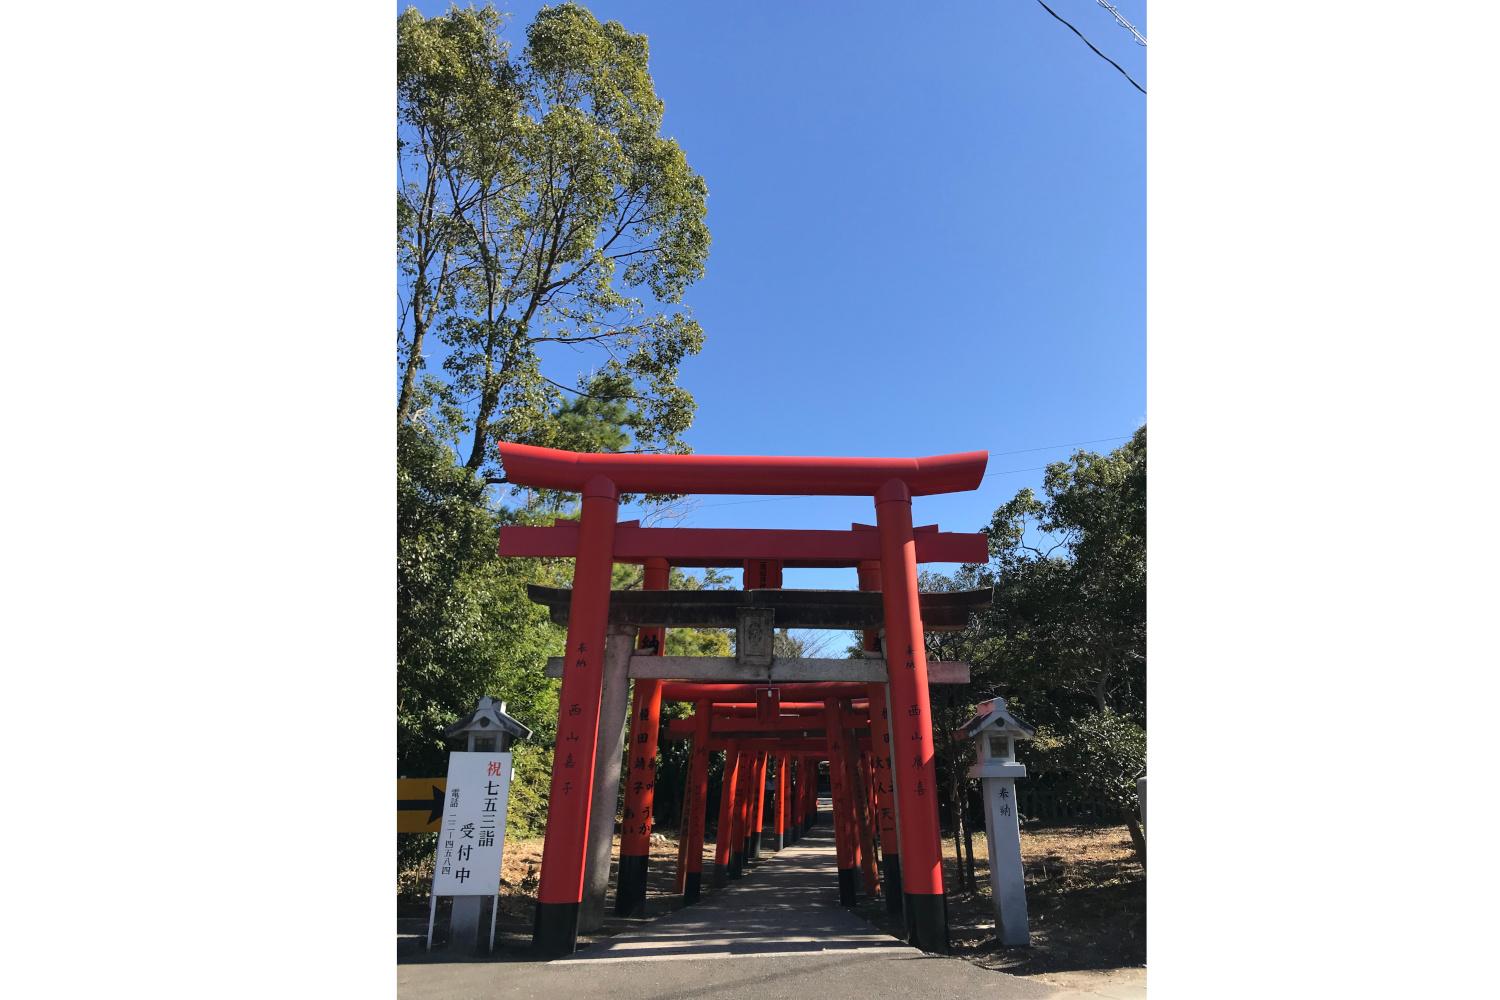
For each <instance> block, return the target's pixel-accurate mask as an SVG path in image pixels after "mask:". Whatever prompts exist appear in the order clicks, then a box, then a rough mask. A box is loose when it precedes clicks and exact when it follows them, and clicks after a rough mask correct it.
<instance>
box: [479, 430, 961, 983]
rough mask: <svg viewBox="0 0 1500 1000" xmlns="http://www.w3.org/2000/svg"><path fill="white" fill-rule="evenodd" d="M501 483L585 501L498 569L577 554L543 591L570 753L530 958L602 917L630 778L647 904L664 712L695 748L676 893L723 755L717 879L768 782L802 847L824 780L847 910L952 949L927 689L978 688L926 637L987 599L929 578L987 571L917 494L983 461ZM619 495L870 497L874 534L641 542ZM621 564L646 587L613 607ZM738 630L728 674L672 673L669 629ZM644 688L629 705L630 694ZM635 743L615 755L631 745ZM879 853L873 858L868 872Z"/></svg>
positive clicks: (596, 461) (624, 861)
mask: <svg viewBox="0 0 1500 1000" xmlns="http://www.w3.org/2000/svg"><path fill="white" fill-rule="evenodd" d="M500 455H501V461H502V463H503V466H504V471H505V478H506V481H507V482H509V483H510V484H512V485H516V486H526V487H532V488H538V489H555V490H567V491H570V492H577V493H579V494H581V496H582V509H581V512H580V515H579V517H578V519H577V520H567V521H557V522H554V523H553V524H552V525H550V526H527V525H517V526H507V527H503V528H501V529H500V554H501V555H506V556H535V557H557V556H566V557H573V558H574V560H575V562H574V571H573V587H572V589H571V590H567V589H551V588H544V587H533V588H532V592H531V596H532V599H533V600H536V601H538V602H540V603H543V604H546V605H548V606H549V608H550V609H551V613H552V617H553V620H554V621H557V622H559V623H560V624H565V625H566V626H567V650H566V654H565V655H564V656H562V657H558V658H554V659H553V661H552V662H551V663H549V672H552V673H554V674H556V675H560V676H561V678H562V688H561V692H560V694H559V706H558V726H557V747H556V752H555V755H554V758H553V769H552V783H551V790H550V796H549V799H548V807H547V826H546V842H545V845H544V848H543V854H542V872H541V883H540V886H539V887H538V892H537V911H536V924H535V929H534V935H533V944H534V947H535V948H536V950H537V951H539V952H542V953H551V954H564V953H570V952H572V951H574V950H575V949H576V947H577V941H578V934H579V931H580V929H593V928H594V927H596V926H597V925H598V923H599V922H600V921H602V910H603V906H604V895H605V890H606V888H607V882H608V875H609V868H610V864H609V862H610V853H611V848H612V842H613V834H614V822H615V804H616V802H617V799H618V796H619V784H618V783H619V780H620V773H621V770H622V766H621V765H622V760H621V754H622V753H628V754H629V757H628V761H629V763H628V772H627V777H626V789H625V798H624V810H623V813H622V815H623V822H622V831H621V839H620V864H619V869H618V872H619V874H618V878H617V884H616V896H615V898H616V909H617V911H618V912H621V913H630V912H634V911H635V910H637V909H638V908H639V907H640V906H642V905H643V904H644V902H645V897H646V875H647V865H648V858H649V849H650V833H651V809H652V800H653V792H654V788H655V774H656V754H657V744H658V740H659V738H660V730H661V724H660V713H661V703H662V701H663V700H676V701H688V702H692V703H693V705H694V715H693V716H692V717H691V718H690V719H684V720H676V721H674V722H672V723H670V724H669V726H668V729H667V733H666V736H667V738H668V739H672V738H688V739H691V740H692V751H693V752H692V764H691V767H690V770H689V775H688V787H687V794H686V797H685V804H684V808H683V818H684V823H683V827H682V829H681V830H680V831H679V841H680V844H681V853H680V856H679V863H678V871H677V883H676V884H677V889H678V891H680V892H682V893H683V894H684V895H685V896H686V897H687V899H688V901H689V902H691V901H693V900H695V899H696V898H697V897H698V894H699V891H700V887H701V883H702V855H703V844H704V828H705V823H706V818H707V817H706V815H705V813H706V808H705V805H706V801H707V787H708V763H709V754H710V753H713V752H716V751H721V750H722V751H723V752H724V753H725V762H724V779H723V791H722V794H721V796H720V805H719V816H718V827H717V830H718V832H717V834H716V838H715V839H716V847H715V857H714V862H715V877H716V879H724V878H733V877H737V876H738V875H739V874H740V873H741V872H742V871H743V868H744V864H745V861H746V860H747V859H748V858H752V857H754V856H755V855H756V854H757V853H758V852H759V850H760V847H761V833H762V822H763V820H762V817H763V816H764V815H765V800H764V796H765V794H766V789H767V784H768V781H767V779H768V777H769V778H770V779H771V781H770V784H771V789H772V791H771V796H772V814H773V832H772V833H771V836H770V837H769V838H768V839H769V840H770V846H774V847H776V848H779V847H780V846H782V845H783V844H784V843H786V842H787V838H788V837H792V838H795V837H797V836H799V835H800V834H801V833H802V832H804V831H805V829H806V827H807V825H808V824H809V823H810V822H811V820H812V818H813V816H815V815H816V801H817V786H818V781H817V777H818V772H819V768H820V767H822V766H825V765H826V767H827V772H828V776H829V785H830V791H831V794H832V799H833V805H834V809H833V827H834V837H835V843H836V848H837V858H838V868H839V889H840V898H841V900H842V901H843V902H844V903H846V904H847V903H852V902H854V900H855V898H856V895H857V892H858V886H859V884H860V883H861V881H862V882H863V885H864V888H865V891H866V892H868V893H871V894H876V893H882V894H883V895H884V896H885V899H886V902H887V905H888V906H889V907H890V909H891V913H892V914H893V915H895V916H897V917H898V918H899V919H900V920H901V921H902V923H903V926H904V927H905V931H906V938H907V940H908V941H909V942H910V943H911V944H913V945H915V946H917V947H919V948H922V949H924V950H927V951H935V952H946V951H947V950H948V924H947V902H946V898H945V896H944V891H943V873H942V846H941V842H940V832H939V826H938V809H937V807H938V801H937V794H936V791H937V783H936V776H935V771H934V761H933V733H932V713H931V709H930V706H929V695H928V686H929V684H932V683H966V682H967V681H968V675H969V669H968V666H967V665H966V664H950V663H928V661H927V657H926V653H925V640H924V635H925V630H944V629H955V628H962V627H963V625H964V624H965V622H966V621H967V618H968V615H969V613H970V612H971V611H972V610H974V609H976V608H979V607H982V606H984V605H985V604H987V603H988V602H989V599H990V595H989V592H988V591H973V592H960V593H943V594H920V593H919V592H918V589H917V565H918V563H923V562H959V563H964V562H983V561H984V560H985V559H986V558H987V548H986V541H985V537H984V535H982V534H978V533H974V534H969V533H952V532H942V531H939V530H938V529H937V527H936V526H926V527H914V526H913V523H912V498H913V497H915V496H924V495H932V494H939V493H951V492H959V491H963V490H972V489H975V488H977V487H978V485H979V483H980V481H981V479H982V478H983V476H984V469H985V465H986V463H987V461H988V454H987V453H986V452H982V451H980V452H968V453H964V454H956V455H941V456H932V457H926V458H913V459H899V458H811V457H744V456H713V455H617V454H584V453H577V452H565V451H557V450H553V449H548V448H537V447H532V446H528V445H520V444H510V443H502V444H501V445H500ZM622 493H651V494H773V495H774V494H801V495H810V494H815V495H833V496H869V497H871V498H873V500H874V506H875V524H874V525H863V524H855V525H852V526H851V527H850V528H849V529H848V530H841V531H827V530H763V529H708V528H646V527H642V526H641V525H640V524H639V523H638V522H620V521H619V520H618V517H617V514H618V507H619V496H620V494H622ZM615 563H635V564H640V565H642V566H643V567H644V570H645V574H644V589H643V590H640V591H613V592H612V591H611V589H610V580H611V575H612V570H613V567H614V564H615ZM672 566H681V567H739V568H742V569H743V571H744V574H745V581H744V590H740V591H728V590H720V591H672V590H669V589H667V588H668V582H667V581H668V574H669V571H670V568H671V567H672ZM839 566H844V567H855V568H857V570H858V575H859V587H860V589H859V590H858V591H819V590H785V589H782V586H781V584H782V570H783V569H784V568H791V567H839ZM673 627H676V628H734V629H736V630H737V631H736V643H735V655H734V656H733V657H674V656H664V655H661V654H662V653H664V651H665V631H664V630H665V629H668V628H673ZM778 628H797V629H820V628H821V629H841V630H853V631H860V632H862V633H863V635H864V643H863V645H864V650H865V656H864V658H862V659H860V658H855V659H814V658H786V657H776V656H774V654H773V638H774V633H775V630H776V629H778ZM630 680H634V681H635V688H634V695H633V698H632V699H631V701H630V705H629V712H628V718H629V727H628V731H626V732H624V733H622V729H623V728H624V722H625V719H626V716H627V712H626V700H627V688H628V684H629V681H630ZM622 736H623V746H622ZM877 854H878V856H879V858H880V860H879V862H878V863H877V861H876V857H877Z"/></svg>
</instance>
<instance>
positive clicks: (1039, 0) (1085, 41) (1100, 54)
mask: <svg viewBox="0 0 1500 1000" xmlns="http://www.w3.org/2000/svg"><path fill="white" fill-rule="evenodd" d="M1036 2H1037V3H1039V4H1042V10H1045V11H1046V12H1047V13H1049V14H1051V15H1052V16H1053V17H1055V18H1057V19H1058V20H1059V21H1062V23H1063V25H1065V26H1066V27H1067V29H1068V30H1069V31H1071V32H1072V33H1073V34H1075V35H1077V36H1078V37H1079V38H1083V32H1081V31H1079V30H1078V29H1077V28H1075V27H1073V26H1072V25H1071V24H1068V22H1067V21H1065V20H1063V17H1062V15H1061V14H1059V13H1058V12H1057V11H1055V10H1053V9H1052V8H1051V7H1048V6H1047V5H1046V4H1045V3H1042V0H1036ZM1083 44H1085V45H1087V46H1088V47H1089V48H1091V49H1093V50H1094V54H1095V55H1096V56H1098V57H1099V58H1100V59H1103V60H1104V61H1105V62H1107V63H1109V64H1110V65H1111V66H1113V67H1114V68H1115V69H1117V70H1119V71H1120V75H1121V76H1123V77H1124V78H1125V79H1127V80H1129V81H1130V85H1131V86H1132V87H1134V88H1135V89H1136V90H1139V91H1140V92H1141V93H1143V94H1144V93H1145V92H1146V88H1145V87H1142V86H1141V85H1140V84H1138V83H1136V82H1135V79H1134V78H1133V77H1132V76H1131V75H1130V74H1129V73H1127V72H1125V67H1123V66H1121V65H1120V64H1119V63H1117V62H1115V61H1114V60H1113V59H1111V58H1110V57H1109V56H1107V55H1105V54H1104V53H1103V52H1100V51H1099V49H1098V47H1096V46H1095V45H1094V43H1093V42H1091V41H1089V40H1088V39H1087V38H1083Z"/></svg>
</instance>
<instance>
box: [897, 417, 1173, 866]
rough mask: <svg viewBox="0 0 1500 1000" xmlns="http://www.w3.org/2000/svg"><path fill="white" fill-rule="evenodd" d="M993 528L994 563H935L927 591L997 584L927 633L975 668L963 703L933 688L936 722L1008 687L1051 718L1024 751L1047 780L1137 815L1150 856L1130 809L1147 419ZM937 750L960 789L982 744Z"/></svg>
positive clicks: (1142, 609)
mask: <svg viewBox="0 0 1500 1000" xmlns="http://www.w3.org/2000/svg"><path fill="white" fill-rule="evenodd" d="M987 534H988V536H989V541H990V553H991V559H990V562H989V563H988V564H987V565H984V566H965V567H963V568H961V569H960V570H959V571H958V572H957V573H955V574H953V575H951V576H944V575H938V574H930V573H924V574H922V580H921V587H922V589H923V590H965V589H970V588H974V587H987V586H992V587H993V588H994V602H993V603H992V604H991V605H990V607H988V608H987V609H985V610H984V611H983V612H981V613H979V614H976V615H975V616H974V617H973V619H972V620H971V621H970V622H969V625H968V626H967V627H966V628H964V629H963V630H961V631H958V632H949V633H931V634H929V635H928V637H927V642H928V651H927V652H928V656H929V657H930V658H933V659H943V660H961V661H965V662H968V663H970V664H972V665H973V668H974V669H973V677H972V683H971V685H970V688H969V690H968V691H967V692H965V693H964V697H963V698H962V699H961V700H960V701H952V700H950V698H949V696H948V695H946V694H944V695H938V696H935V697H934V699H933V715H934V729H935V730H939V729H940V730H943V731H947V730H950V729H952V728H953V727H954V726H956V725H957V722H958V719H959V717H960V716H961V715H963V714H965V713H966V712H967V711H968V710H969V708H970V706H971V705H972V704H973V703H975V702H978V701H982V700H983V699H985V698H989V697H992V696H994V695H1002V696H1004V697H1005V698H1007V699H1008V700H1009V702H1010V705H1011V707H1012V708H1013V709H1015V710H1016V711H1017V712H1018V714H1020V715H1022V716H1023V717H1025V718H1026V719H1027V720H1028V721H1030V722H1032V723H1035V724H1037V725H1038V727H1039V730H1038V734H1037V739H1036V740H1035V741H1031V742H1027V743H1023V744H1022V745H1021V747H1020V750H1019V752H1020V754H1021V756H1022V758H1023V759H1025V760H1026V761H1027V762H1028V763H1030V764H1032V765H1034V767H1035V769H1036V772H1037V774H1036V777H1037V778H1038V779H1041V778H1043V777H1044V776H1046V777H1048V778H1052V777H1056V778H1059V779H1062V778H1066V782H1065V784H1064V786H1063V787H1060V788H1058V789H1057V790H1059V791H1065V792H1066V793H1068V794H1072V795H1075V796H1077V798H1078V801H1080V802H1081V801H1085V800H1086V801H1092V802H1103V803H1104V804H1105V805H1106V806H1107V807H1109V809H1110V810H1112V811H1115V812H1120V813H1122V814H1124V815H1125V817H1126V821H1127V824H1129V825H1130V826H1131V832H1132V836H1133V837H1134V838H1135V840H1136V844H1137V847H1138V848H1139V849H1140V850H1141V852H1142V857H1143V858H1144V839H1143V837H1142V836H1141V835H1140V831H1139V826H1138V824H1136V823H1135V821H1134V819H1133V818H1132V817H1131V815H1130V811H1131V810H1132V809H1133V808H1134V805H1133V803H1134V795H1135V792H1134V784H1133V778H1134V774H1135V773H1136V772H1137V771H1138V770H1139V769H1140V768H1141V767H1143V766H1144V753H1145V728H1144V727H1145V704H1146V703H1145V698H1146V645H1145V638H1146V634H1145V626H1146V429H1145V428H1144V427H1142V428H1141V429H1140V430H1139V431H1137V432H1136V434H1135V435H1134V436H1133V437H1132V438H1131V439H1130V441H1129V442H1127V443H1126V444H1124V445H1122V446H1121V447H1120V448H1118V449H1116V450H1115V451H1112V452H1110V453H1108V454H1104V455H1100V454H1096V453H1093V452H1083V451H1080V452H1077V453H1075V454H1074V455H1073V456H1072V458H1071V459H1070V460H1069V461H1066V462H1056V463H1053V464H1052V465H1051V466H1049V467H1048V469H1047V473H1046V476H1045V479H1044V481H1043V495H1042V496H1041V497H1038V496H1037V495H1036V494H1035V493H1034V492H1033V491H1031V490H1029V489H1026V490H1022V491H1020V492H1019V493H1018V494H1016V496H1015V497H1014V498H1013V499H1012V500H1010V501H1009V502H1008V503H1006V504H1003V505H1002V506H1001V507H1000V508H999V509H998V510H996V511H995V514H994V517H993V518H992V519H991V522H990V525H989V527H988V529H987ZM938 751H939V752H938V773H939V777H938V780H939V782H940V783H946V784H947V785H948V787H949V788H950V795H951V796H952V797H953V798H954V800H955V801H957V800H961V799H963V798H964V797H965V795H966V792H965V783H964V782H963V781H962V780H961V776H962V774H963V772H964V770H965V769H966V768H967V765H968V763H969V761H968V757H969V754H970V753H971V748H970V747H969V746H967V745H957V744H955V745H940V746H939V748H938ZM954 833H955V835H956V834H957V828H956V826H955V827H954Z"/></svg>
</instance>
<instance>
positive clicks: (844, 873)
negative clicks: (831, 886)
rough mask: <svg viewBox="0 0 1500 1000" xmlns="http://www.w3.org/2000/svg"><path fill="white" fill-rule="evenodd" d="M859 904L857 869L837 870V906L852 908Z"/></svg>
mask: <svg viewBox="0 0 1500 1000" xmlns="http://www.w3.org/2000/svg"><path fill="white" fill-rule="evenodd" d="M857 902H859V869H858V868H840V869H839V904H840V905H841V906H853V905H854V904H855V903H857Z"/></svg>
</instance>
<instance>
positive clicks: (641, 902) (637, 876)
mask: <svg viewBox="0 0 1500 1000" xmlns="http://www.w3.org/2000/svg"><path fill="white" fill-rule="evenodd" d="M649 861H650V855H646V854H640V855H635V854H622V855H620V874H619V876H618V879H617V880H616V882H615V916H617V917H628V916H630V915H631V914H632V913H634V912H636V911H637V910H639V909H642V908H644V907H645V905H646V866H647V863H648V862H649Z"/></svg>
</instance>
